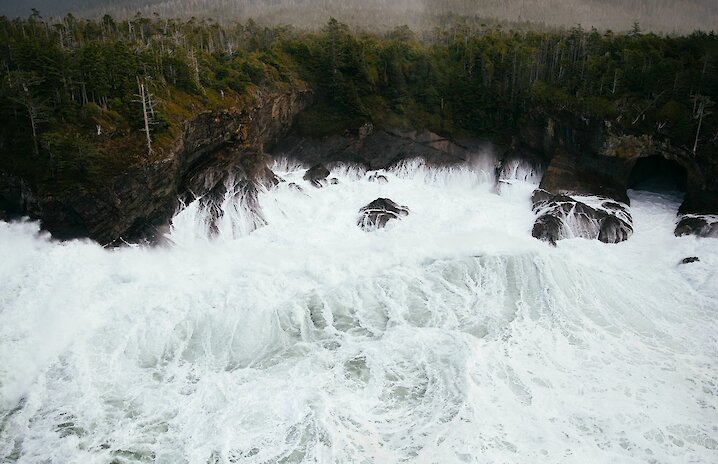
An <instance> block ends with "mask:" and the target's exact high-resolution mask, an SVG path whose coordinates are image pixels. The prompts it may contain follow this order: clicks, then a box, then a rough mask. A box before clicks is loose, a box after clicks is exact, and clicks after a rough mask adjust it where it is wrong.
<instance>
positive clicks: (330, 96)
mask: <svg viewBox="0 0 718 464" xmlns="http://www.w3.org/2000/svg"><path fill="white" fill-rule="evenodd" d="M717 77H718V37H716V35H715V34H713V33H710V34H708V33H701V32H696V33H693V34H691V35H688V36H680V37H668V36H659V35H655V34H651V33H643V32H642V31H641V29H640V27H639V26H638V25H635V27H634V28H633V31H632V32H630V33H627V34H615V33H611V32H604V33H601V32H599V31H597V30H595V29H592V30H584V29H582V28H581V27H575V28H573V29H570V30H566V31H547V30H538V31H532V30H512V29H505V28H503V27H501V26H496V25H491V24H489V25H487V24H485V23H481V22H478V21H476V19H475V18H461V17H451V21H447V22H446V23H445V24H444V25H443V26H441V27H437V28H435V29H433V30H432V31H431V32H425V33H422V34H420V35H417V34H415V33H414V32H413V31H412V30H411V29H410V28H408V27H406V26H404V27H398V28H395V29H393V30H390V31H387V32H384V33H367V32H362V31H360V30H353V29H352V28H350V27H349V26H347V25H345V24H342V23H340V22H339V21H337V20H334V19H332V20H330V21H329V22H328V23H327V24H325V26H324V27H323V28H322V29H321V30H319V31H311V32H308V31H301V30H296V29H293V28H291V27H287V26H276V27H266V26H260V25H258V24H257V23H255V22H254V21H252V20H249V21H247V22H245V23H236V24H233V25H231V26H223V25H220V24H218V23H217V22H215V21H210V20H197V19H189V20H173V19H165V18H161V17H159V16H154V17H151V18H147V17H142V16H135V17H133V18H131V19H125V20H116V19H114V18H112V17H111V16H107V15H106V16H104V17H103V18H102V19H100V20H97V21H90V20H84V19H78V18H76V17H74V16H72V15H68V16H66V17H65V18H64V19H63V20H62V21H59V22H51V21H46V20H44V19H43V18H42V17H41V16H40V15H39V14H38V13H35V14H33V15H32V16H31V17H30V18H28V19H25V20H20V19H18V20H8V19H7V18H0V81H1V84H0V115H1V117H2V121H3V124H2V126H1V127H0V170H2V171H6V172H10V173H15V174H19V175H22V176H23V177H25V178H27V179H31V180H32V181H33V182H35V183H38V184H42V185H44V186H46V187H47V188H58V189H62V188H70V187H72V188H75V187H78V186H81V187H82V188H92V186H93V185H95V184H98V183H102V182H105V181H106V180H107V178H108V177H112V176H113V175H115V174H117V173H118V172H121V170H123V169H126V168H127V167H128V166H130V165H132V164H133V163H137V162H142V161H143V160H146V159H148V158H151V157H153V156H158V154H159V155H161V154H162V153H163V150H164V149H165V148H166V147H167V146H169V144H170V143H171V141H172V140H173V138H174V137H175V136H176V135H177V133H178V131H179V128H180V126H181V122H182V121H183V120H185V119H186V118H187V117H189V116H191V115H192V114H193V113H196V112H198V111H202V110H204V109H209V108H216V107H221V106H223V105H225V106H228V105H231V104H235V103H237V102H239V101H241V99H242V98H246V97H247V95H248V94H249V92H248V90H250V89H251V88H252V87H256V86H259V87H269V88H271V87H290V86H295V85H299V84H300V83H303V84H307V85H309V86H310V87H311V88H313V89H314V91H315V94H316V96H317V103H316V105H315V106H313V107H312V108H311V109H309V110H308V111H305V112H304V113H303V114H302V115H301V116H300V118H299V120H298V122H297V130H298V131H300V132H303V133H305V134H307V135H315V136H320V135H324V134H329V133H340V132H343V131H352V130H355V129H356V128H357V127H359V126H360V125H362V124H363V123H365V122H367V121H371V122H373V123H375V124H376V125H380V126H403V127H417V128H429V129H432V130H434V131H437V132H440V133H443V134H446V135H461V134H473V135H476V134H493V135H494V136H497V137H501V136H506V135H507V134H511V133H512V132H514V131H515V129H516V125H517V124H518V123H519V120H520V118H521V117H522V116H523V115H524V114H525V113H526V112H527V111H529V110H531V109H545V110H547V111H568V112H572V113H574V114H576V115H578V116H581V117H584V118H601V119H604V120H607V121H610V122H611V124H614V125H616V126H619V127H621V128H622V129H624V130H627V131H630V132H636V133H647V134H652V135H657V136H662V137H667V138H669V139H670V140H671V141H672V142H673V143H675V144H677V145H679V146H683V147H685V148H686V149H687V150H690V151H694V152H699V151H701V150H713V151H715V150H716V146H718V117H717V116H716V115H715V114H714V113H715V102H716V101H718V79H717Z"/></svg>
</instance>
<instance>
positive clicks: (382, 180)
mask: <svg viewBox="0 0 718 464" xmlns="http://www.w3.org/2000/svg"><path fill="white" fill-rule="evenodd" d="M369 182H376V183H377V184H388V183H389V179H387V177H386V176H385V175H384V174H379V173H378V172H375V173H372V174H371V175H370V176H369Z"/></svg>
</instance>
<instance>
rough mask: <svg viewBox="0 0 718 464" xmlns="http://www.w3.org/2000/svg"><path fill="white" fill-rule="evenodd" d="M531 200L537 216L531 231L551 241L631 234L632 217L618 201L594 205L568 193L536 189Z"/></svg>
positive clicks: (607, 238) (606, 239) (620, 238)
mask: <svg viewBox="0 0 718 464" xmlns="http://www.w3.org/2000/svg"><path fill="white" fill-rule="evenodd" d="M533 204H534V206H533V209H534V212H536V213H537V214H538V217H537V219H536V222H535V223H534V227H533V230H532V232H531V235H532V236H534V237H535V238H537V239H539V240H543V241H546V242H549V243H551V244H552V245H555V244H556V242H557V241H559V240H562V239H564V238H572V237H582V238H587V239H593V240H600V241H601V242H604V243H619V242H623V241H625V240H627V239H628V238H629V237H630V236H631V235H632V234H633V227H632V223H633V219H632V218H631V215H630V213H629V212H628V209H627V207H626V206H623V205H621V204H620V203H616V202H613V201H606V202H603V203H602V204H601V206H600V207H597V208H594V207H591V206H589V205H587V204H585V203H583V202H581V201H578V200H576V199H574V198H572V197H570V196H568V195H562V194H552V193H550V192H546V191H545V190H536V191H535V192H534V195H533Z"/></svg>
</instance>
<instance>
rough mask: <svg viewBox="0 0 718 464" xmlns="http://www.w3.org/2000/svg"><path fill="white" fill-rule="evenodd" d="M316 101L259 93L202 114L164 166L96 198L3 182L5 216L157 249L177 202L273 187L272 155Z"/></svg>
mask: <svg viewBox="0 0 718 464" xmlns="http://www.w3.org/2000/svg"><path fill="white" fill-rule="evenodd" d="M311 97H312V95H311V92H310V91H308V90H306V89H297V88H294V89H291V90H286V91H280V90H273V91H269V90H256V91H255V92H254V94H253V95H252V98H251V99H250V102H249V103H247V104H245V105H243V106H241V107H235V108H231V109H229V110H221V111H211V112H206V113H202V114H200V115H198V116H197V117H195V118H193V119H191V120H188V121H187V122H185V123H184V127H183V130H182V135H181V136H180V137H179V138H178V140H177V141H176V142H175V145H174V147H173V148H172V149H171V150H169V153H168V155H167V156H166V157H165V158H164V159H162V160H160V161H157V162H153V163H150V164H146V165H140V166H136V167H133V168H131V169H130V170H129V171H128V172H125V173H123V174H122V175H120V176H118V177H117V178H115V179H114V180H113V181H112V182H111V184H110V185H107V186H104V187H102V188H101V189H98V190H96V191H94V192H81V191H70V192H66V193H64V194H63V195H62V196H56V195H50V194H44V193H43V192H34V191H33V190H32V188H31V187H30V185H29V184H28V183H27V182H25V181H24V180H22V179H18V178H12V177H9V176H5V177H0V209H2V210H5V211H6V212H8V213H9V214H15V215H27V216H30V217H32V218H36V219H40V220H41V221H42V226H43V228H45V229H47V230H48V231H50V232H51V233H52V235H53V237H55V238H59V239H69V238H75V237H89V238H91V239H93V240H95V241H97V242H98V243H100V244H110V243H113V242H117V241H143V240H146V241H150V242H153V241H155V240H156V239H157V238H158V237H160V236H161V235H162V232H163V231H164V228H165V227H166V226H167V225H168V224H169V221H170V219H171V218H172V216H173V215H174V214H175V212H176V211H177V208H178V204H179V203H178V200H185V201H186V200H189V199H193V198H194V197H195V196H200V195H202V194H204V193H206V192H212V191H213V189H215V188H220V189H221V188H224V187H223V184H224V183H226V181H227V179H228V178H232V179H237V180H243V179H244V180H248V181H251V182H271V180H272V178H273V174H272V173H271V171H268V168H267V161H268V158H267V156H266V155H265V154H264V150H265V147H271V146H273V145H274V144H276V143H277V141H278V140H279V139H280V137H282V136H283V135H284V134H285V133H286V132H288V131H289V129H290V128H291V125H292V123H293V120H294V117H295V116H296V115H297V114H298V113H299V112H300V111H301V110H303V109H304V108H305V107H307V106H308V105H309V103H310V102H311ZM218 186H220V187H218ZM214 194H215V195H217V194H218V192H217V191H215V192H214Z"/></svg>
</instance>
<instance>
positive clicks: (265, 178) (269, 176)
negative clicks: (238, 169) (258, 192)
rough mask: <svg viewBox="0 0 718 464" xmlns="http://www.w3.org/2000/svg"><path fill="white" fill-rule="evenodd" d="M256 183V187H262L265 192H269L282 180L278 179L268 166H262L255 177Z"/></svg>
mask: <svg viewBox="0 0 718 464" xmlns="http://www.w3.org/2000/svg"><path fill="white" fill-rule="evenodd" d="M255 179H256V182H257V184H258V185H260V186H262V187H264V188H265V189H267V190H271V189H273V188H274V187H276V186H277V185H279V184H281V183H282V182H284V179H282V178H281V177H279V176H278V175H276V174H275V173H274V171H272V170H271V169H269V167H268V166H264V167H263V168H262V169H261V170H260V171H259V172H258V173H257V175H256V176H255Z"/></svg>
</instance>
